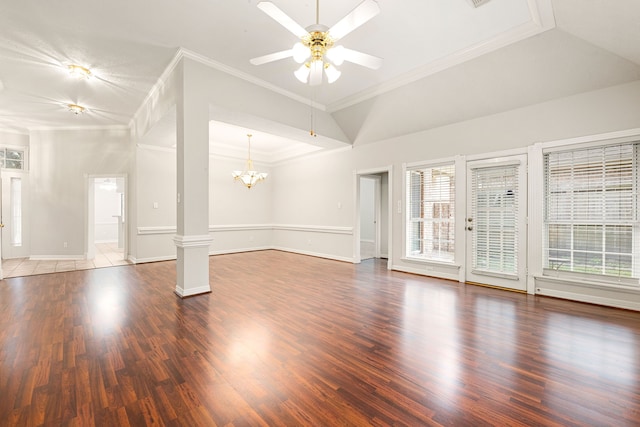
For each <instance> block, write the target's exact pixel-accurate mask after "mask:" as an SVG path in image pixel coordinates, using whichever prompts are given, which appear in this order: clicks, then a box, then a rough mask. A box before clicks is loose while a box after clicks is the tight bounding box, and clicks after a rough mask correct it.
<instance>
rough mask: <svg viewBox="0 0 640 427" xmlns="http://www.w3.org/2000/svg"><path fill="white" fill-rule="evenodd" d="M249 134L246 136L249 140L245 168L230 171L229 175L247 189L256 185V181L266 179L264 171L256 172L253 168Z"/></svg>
mask: <svg viewBox="0 0 640 427" xmlns="http://www.w3.org/2000/svg"><path fill="white" fill-rule="evenodd" d="M251 136H252V135H251V134H247V138H248V140H249V151H248V156H247V165H246V167H245V170H244V171H233V172H231V176H233V179H234V181H240V182H242V183H243V184H244V185H245V187H247V188H248V189H251V187H253V186H254V185H256V184H257V183H258V182H260V181H262V180H264V179H266V178H267V175H268V173H266V172H258V171H256V170H255V169H254V168H253V160H251Z"/></svg>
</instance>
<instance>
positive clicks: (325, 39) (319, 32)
mask: <svg viewBox="0 0 640 427" xmlns="http://www.w3.org/2000/svg"><path fill="white" fill-rule="evenodd" d="M258 8H259V9H260V10H262V11H263V12H264V13H266V14H267V15H269V16H270V17H271V18H273V19H274V20H276V21H277V22H278V23H280V25H282V26H283V27H285V28H286V29H287V30H289V31H290V32H292V33H293V34H294V35H296V36H297V37H299V38H300V41H299V42H297V43H296V44H295V45H293V48H291V49H288V50H283V51H280V52H275V53H271V54H269V55H264V56H259V57H257V58H253V59H251V60H250V62H251V63H252V64H253V65H262V64H266V63H268V62H273V61H278V60H280V59H285V58H291V57H293V59H294V60H295V61H296V62H297V63H299V64H302V65H301V66H300V68H299V69H298V70H297V71H295V72H294V75H295V76H296V78H297V79H298V80H300V81H301V82H302V83H307V82H308V83H309V84H310V85H311V86H316V85H319V84H320V83H322V74H323V71H324V74H326V76H327V81H328V82H329V83H333V82H335V81H336V80H338V77H340V74H341V72H340V71H338V69H337V68H336V67H335V66H340V65H341V64H342V63H343V62H344V61H348V62H352V63H354V64H358V65H362V66H364V67H367V68H371V69H373V70H377V69H378V68H380V66H381V65H382V59H381V58H378V57H376V56H372V55H369V54H366V53H362V52H359V51H357V50H351V49H347V48H346V47H344V46H341V45H340V46H336V43H337V42H338V40H340V39H342V38H343V37H344V36H346V35H347V34H349V33H350V32H352V31H353V30H355V29H356V28H358V27H359V26H361V25H362V24H364V23H365V22H367V21H369V20H370V19H371V18H373V17H374V16H376V15H377V14H378V13H380V7H379V6H378V3H377V2H376V1H375V0H364V1H363V2H362V3H360V4H359V5H358V6H356V8H355V9H353V10H352V11H351V12H349V13H348V14H347V15H346V16H345V17H344V18H342V19H341V20H340V21H338V22H337V23H336V24H334V25H333V26H332V27H331V28H329V27H327V26H325V25H322V24H320V0H316V23H315V24H313V25H310V26H308V27H307V28H306V29H305V28H303V27H302V26H300V25H299V24H298V23H297V22H295V21H294V20H293V19H291V18H290V17H289V16H288V15H287V14H285V13H284V12H283V11H282V10H280V9H279V8H278V7H277V6H276V5H275V4H273V3H272V2H270V1H261V2H259V3H258Z"/></svg>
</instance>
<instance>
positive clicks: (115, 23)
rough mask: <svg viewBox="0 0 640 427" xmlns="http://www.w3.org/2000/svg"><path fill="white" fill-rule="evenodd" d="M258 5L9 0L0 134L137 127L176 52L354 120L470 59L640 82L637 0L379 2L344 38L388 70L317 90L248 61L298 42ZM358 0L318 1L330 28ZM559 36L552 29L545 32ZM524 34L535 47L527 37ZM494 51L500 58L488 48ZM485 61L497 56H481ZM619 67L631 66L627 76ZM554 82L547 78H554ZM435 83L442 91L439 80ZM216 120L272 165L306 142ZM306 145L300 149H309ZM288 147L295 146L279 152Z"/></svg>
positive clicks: (360, 72) (351, 75)
mask: <svg viewBox="0 0 640 427" xmlns="http://www.w3.org/2000/svg"><path fill="white" fill-rule="evenodd" d="M272 1H273V2H274V3H275V4H276V5H277V6H278V7H279V8H280V9H282V10H283V11H284V12H285V13H286V14H288V15H289V16H291V17H292V18H293V19H294V20H295V21H297V22H298V23H299V24H301V25H302V26H303V27H306V26H308V25H310V24H312V23H314V21H315V7H316V4H315V1H313V0H298V1H295V2H294V1H285V0H272ZM257 2H258V1H257V0H248V1H238V0H236V1H220V0H182V1H180V2H177V1H174V0H154V1H151V0H138V1H124V0H110V1H103V2H77V1H71V0H57V1H46V2H45V1H41V0H21V1H4V2H1V3H0V130H8V131H14V132H20V133H28V132H29V131H30V130H33V129H39V128H60V127H64V128H69V127H102V126H122V127H126V126H129V124H130V122H131V120H132V118H133V116H134V114H135V113H136V111H137V110H138V108H139V107H140V106H141V104H142V102H143V101H144V99H145V97H146V96H147V94H148V93H149V91H150V90H151V88H152V87H153V85H154V84H155V83H156V82H157V80H158V78H159V77H160V76H161V74H162V72H163V71H164V70H165V68H166V67H167V66H168V65H169V64H170V62H171V61H172V59H173V58H174V57H175V56H176V53H177V52H178V50H179V49H184V50H187V51H190V52H193V53H196V54H197V55H200V56H202V57H205V58H208V59H210V60H211V61H209V63H210V64H220V67H221V68H224V69H225V70H227V71H229V72H231V73H234V74H236V75H237V76H239V77H242V78H250V79H252V81H254V82H256V81H257V82H259V83H260V84H263V85H264V86H266V87H274V88H277V90H278V91H280V92H281V93H284V94H287V95H289V96H291V97H297V99H313V100H314V101H315V102H316V103H317V105H318V108H322V109H326V110H327V111H329V112H330V113H332V114H334V115H335V117H338V118H340V117H341V115H342V117H352V116H353V117H356V116H358V114H356V113H353V112H352V111H353V109H354V108H358V106H359V105H367V103H368V104H371V102H372V101H371V100H372V99H374V98H377V97H384V96H387V97H391V98H390V99H396V100H397V98H398V96H399V95H398V94H402V91H399V89H400V88H403V87H405V88H413V87H416V86H415V85H420V86H419V87H422V88H428V89H429V90H431V91H433V92H434V93H436V92H439V91H441V92H442V95H441V96H443V97H444V96H446V94H449V95H448V96H449V97H450V94H451V93H453V91H456V89H457V87H459V82H460V78H461V75H460V73H461V70H463V68H460V64H465V67H467V68H464V71H465V73H464V75H465V76H471V74H470V73H474V72H475V71H476V68H477V69H481V68H483V67H485V68H486V67H487V64H488V63H493V62H497V63H498V64H500V65H502V66H503V68H504V67H505V66H506V67H509V64H510V63H512V62H513V60H517V59H519V56H520V55H522V52H523V51H527V52H529V51H531V52H533V53H532V55H534V57H533V58H531V57H530V58H529V61H530V62H531V63H533V62H535V59H536V58H535V55H538V54H539V55H544V54H545V52H552V53H553V55H548V54H547V56H548V57H550V58H551V57H553V58H566V57H569V58H573V57H576V56H577V55H578V54H576V49H577V50H578V51H579V52H580V54H581V55H582V56H583V57H585V58H586V57H589V58H591V57H593V56H594V55H596V56H598V58H599V59H598V62H597V64H595V65H596V66H597V67H598V70H595V71H594V73H595V74H593V75H592V76H591V78H590V79H583V80H581V82H580V87H578V86H576V87H575V90H582V91H584V90H594V89H597V88H599V87H602V86H606V85H611V84H617V83H620V81H624V80H629V79H633V78H638V76H640V2H638V1H637V0H616V1H610V0H590V1H588V2H585V1H584V0H490V1H489V2H488V3H486V4H484V5H482V6H480V7H478V8H474V7H472V6H471V5H470V2H469V1H468V0H447V1H442V0H404V1H402V2H399V1H393V0H378V4H379V6H380V9H381V12H380V14H379V15H377V16H376V17H374V18H373V19H371V20H370V21H369V22H367V23H365V24H364V25H362V26H361V27H360V28H358V29H357V30H355V31H353V32H352V33H351V34H348V35H347V36H346V37H345V38H344V39H343V40H342V43H343V44H344V45H345V46H346V47H349V48H351V49H356V50H359V51H362V52H365V53H369V54H372V55H375V56H379V57H381V58H383V59H384V63H383V65H382V67H381V68H380V69H379V70H375V71H373V70H369V69H367V68H364V67H360V66H357V65H354V64H349V63H345V64H343V65H342V66H340V67H339V68H340V69H341V71H342V76H341V77H340V79H339V80H338V81H337V82H335V83H333V84H331V85H329V84H327V83H324V84H323V85H322V86H320V87H317V88H316V89H315V91H312V90H313V89H312V88H311V87H310V86H307V85H304V84H302V83H300V82H298V81H297V80H296V79H295V77H294V76H293V71H294V70H295V69H296V68H297V67H298V65H297V64H296V63H294V62H293V60H292V59H290V58H289V59H284V60H280V61H277V62H273V63H270V64H265V65H261V66H254V65H251V64H250V63H249V59H250V58H253V57H257V56H261V55H265V54H268V53H272V52H276V51H280V50H285V49H289V48H290V47H291V46H292V45H293V43H294V42H295V41H296V38H295V36H293V35H292V34H291V33H289V32H288V31H287V30H285V29H284V28H282V27H281V26H280V25H279V24H278V23H277V22H275V21H274V20H273V19H271V18H270V17H269V16H267V15H266V14H264V13H263V12H262V11H261V10H259V9H258V8H257V7H256V4H257ZM359 3H360V0H341V1H338V0H321V1H320V22H321V23H323V24H326V25H327V26H331V25H332V24H334V23H335V22H337V21H338V20H339V19H340V18H342V17H343V16H344V15H346V14H347V13H348V12H349V11H350V10H352V9H353V8H354V7H356V6H357V5H358V4H359ZM549 30H550V32H551V33H553V34H555V35H552V36H543V35H542V33H545V32H547V31H549ZM527 40H534V41H533V42H531V43H529V45H526V44H525V45H523V44H522V43H527ZM559 40H560V43H559V42H558V41H559ZM532 44H535V46H532ZM521 46H522V48H520V47H521ZM527 49H528V50H527ZM492 52H497V54H493V55H501V56H499V57H496V56H491V55H492ZM501 52H502V53H501ZM483 57H485V58H497V59H495V60H494V59H491V60H489V59H486V60H484V63H483V60H482V59H481V58H483ZM586 63H587V64H589V65H590V66H591V65H593V64H591V63H589V62H586ZM68 64H80V65H83V66H87V67H90V68H91V70H92V72H93V74H94V77H93V78H91V79H89V80H77V79H73V78H70V76H69V75H68V72H67V69H66V66H67V65H68ZM489 65H490V64H489ZM567 66H569V65H567ZM474 67H475V68H474ZM620 67H622V68H624V67H626V68H625V69H624V70H623V71H617V70H618V68H620ZM489 68H490V67H489ZM532 68H535V67H532ZM569 68H571V67H570V66H569ZM614 68H615V69H614ZM635 68H637V72H636V69H635ZM449 70H451V72H449ZM494 70H496V68H495V65H494ZM542 71H543V72H542V74H544V70H542ZM572 72H574V71H572ZM585 72H587V73H591V70H585ZM616 73H617V74H616ZM494 74H496V75H499V73H494ZM537 74H540V73H537ZM449 76H451V77H449ZM527 78H531V79H533V81H531V82H529V81H527V82H522V81H520V85H521V86H522V87H525V86H526V87H530V88H534V90H535V89H536V88H538V87H539V86H542V85H543V83H544V82H543V81H542V80H541V81H536V80H535V79H536V75H534V74H533V73H531V75H530V76H529V75H527ZM545 79H546V80H545V82H546V81H548V79H549V78H548V77H545ZM565 80H569V79H568V78H567V79H565ZM436 83H437V85H436V86H437V87H433V85H435V84H436ZM412 85H414V86H412ZM567 85H568V86H569V87H567ZM547 86H549V85H547ZM551 86H553V85H551ZM546 89H547V90H548V91H549V93H548V94H546V93H545V97H546V98H549V97H554V96H556V97H560V96H566V93H567V92H571V91H572V88H571V82H570V81H567V82H563V84H562V87H561V85H560V84H558V88H557V92H552V90H555V88H553V87H551V88H546ZM425 90H426V89H425ZM473 91H476V89H473ZM394 94H396V98H393V95H394ZM411 95H413V96H415V97H417V98H419V99H417V100H414V101H415V102H424V103H425V105H426V106H425V108H427V107H429V102H430V100H429V97H426V96H423V97H422V98H425V100H424V101H421V99H420V94H419V93H417V92H415V91H414V92H413V93H412V94H411ZM478 95H480V93H478ZM464 96H466V94H465V95H464ZM464 96H463V97H462V98H464ZM501 96H502V97H503V98H505V99H504V100H502V99H501V98H500V97H501ZM536 96H537V98H536V97H535V96H533V94H532V95H531V97H529V98H528V97H527V96H525V94H523V95H522V96H518V94H517V93H516V94H514V93H513V90H512V89H511V88H510V90H509V93H507V91H504V93H503V94H501V93H500V91H498V92H497V93H495V95H494V97H495V101H494V100H487V101H484V102H480V103H478V102H476V107H475V108H474V109H473V111H467V110H466V109H459V108H453V107H452V109H451V110H452V111H450V112H448V114H449V116H447V117H446V120H445V119H444V118H443V119H442V120H435V119H434V120H433V122H432V123H429V124H418V123H417V122H416V123H407V125H406V127H405V128H403V130H402V132H405V133H409V132H414V131H416V130H419V129H418V128H419V127H420V126H427V125H428V126H437V125H441V124H442V123H443V122H446V121H451V120H463V119H465V118H468V116H477V115H482V114H490V113H493V112H495V111H496V110H499V109H500V108H517V107H518V106H521V105H519V104H524V103H527V102H540V99H541V97H540V91H536ZM435 101H436V100H435V98H434V100H433V101H432V102H433V103H434V104H432V105H431V107H432V108H433V109H437V108H436V105H435ZM396 102H397V101H396ZM70 103H73V104H80V105H83V106H85V107H87V109H88V111H87V112H86V113H84V114H81V115H74V114H71V113H70V112H69V111H67V109H66V108H64V106H65V105H66V104H70ZM367 108H368V107H367ZM413 110H415V108H413ZM457 110H463V111H461V112H457ZM397 111H398V112H399V113H398V114H402V115H403V116H406V117H407V118H405V119H404V120H410V119H411V111H412V107H410V106H407V107H406V111H405V110H403V109H402V108H399V109H397ZM454 111H455V112H454ZM405 113H406V114H405ZM463 113H464V114H466V116H465V115H464V114H463ZM359 115H362V113H359ZM433 117H434V118H435V117H438V116H437V114H436V115H434V116H433ZM416 120H418V119H417V118H416ZM338 121H339V123H340V120H338ZM353 123H357V120H356V121H353V122H352V123H349V124H347V123H344V127H345V132H346V133H347V134H348V135H349V136H350V137H351V139H352V140H356V139H357V133H358V130H355V129H348V127H349V126H354V124H353ZM421 123H422V122H421ZM160 127H161V128H162V126H160ZM164 128H165V130H166V128H170V126H168V127H167V126H165V127H164ZM218 128H220V131H219V133H218V134H217V136H215V135H214V136H212V138H215V140H216V141H219V142H220V143H221V144H222V145H224V144H225V141H230V142H228V143H226V144H227V145H229V146H231V145H233V144H236V145H237V144H240V147H241V148H238V147H235V148H236V150H244V148H245V145H246V133H249V132H252V133H254V134H256V136H255V137H254V140H255V145H254V147H255V150H256V153H257V154H258V153H261V155H262V156H263V157H264V159H265V160H266V161H276V160H278V159H282V158H286V157H291V156H292V154H291V153H292V152H297V151H296V149H295V147H293V146H294V145H295V144H297V143H298V142H297V141H295V140H293V139H286V138H285V139H283V138H280V139H279V141H280V142H282V143H283V144H284V145H285V148H283V147H279V148H278V147H275V146H270V147H268V146H263V147H261V146H260V144H261V141H260V140H264V141H267V140H269V138H270V137H269V136H268V134H264V135H259V134H257V133H256V132H255V131H252V130H251V129H246V128H242V127H229V126H218ZM372 131H373V130H372ZM399 132H400V130H399ZM174 134H175V133H174ZM272 136H273V135H272ZM232 141H236V142H235V143H234V142H232ZM252 142H254V141H252ZM300 150H301V151H299V152H300V153H302V152H303V151H304V147H302V148H300ZM285 152H286V153H288V154H282V153H285ZM274 153H281V154H278V155H276V154H274Z"/></svg>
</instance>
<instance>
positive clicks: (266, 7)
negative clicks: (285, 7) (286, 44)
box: [258, 1, 308, 37]
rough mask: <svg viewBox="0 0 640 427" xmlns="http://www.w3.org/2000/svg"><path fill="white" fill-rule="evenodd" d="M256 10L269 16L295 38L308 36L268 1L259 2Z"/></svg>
mask: <svg viewBox="0 0 640 427" xmlns="http://www.w3.org/2000/svg"><path fill="white" fill-rule="evenodd" d="M258 9H260V10H261V11H263V12H264V13H266V14H267V15H269V16H270V17H271V18H273V19H274V20H275V21H277V22H278V23H279V24H280V25H282V26H283V27H285V28H286V29H287V30H289V31H291V32H292V33H293V34H295V35H296V36H298V37H304V36H306V35H307V34H308V33H307V30H305V29H304V28H302V26H301V25H300V24H298V23H297V22H296V21H294V20H293V19H291V18H290V17H289V15H287V14H286V13H284V12H283V11H282V10H280V9H279V8H278V6H276V5H275V4H273V3H271V2H270V1H261V2H260V3H258Z"/></svg>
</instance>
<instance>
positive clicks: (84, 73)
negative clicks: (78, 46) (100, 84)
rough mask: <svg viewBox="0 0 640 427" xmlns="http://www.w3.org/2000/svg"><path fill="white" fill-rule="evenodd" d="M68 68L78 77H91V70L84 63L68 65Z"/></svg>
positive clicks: (70, 72)
mask: <svg viewBox="0 0 640 427" xmlns="http://www.w3.org/2000/svg"><path fill="white" fill-rule="evenodd" d="M67 69H68V70H69V74H71V75H72V76H73V77H75V78H77V79H89V78H90V77H91V70H89V69H88V68H87V67H83V66H82V65H76V64H71V65H67Z"/></svg>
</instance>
